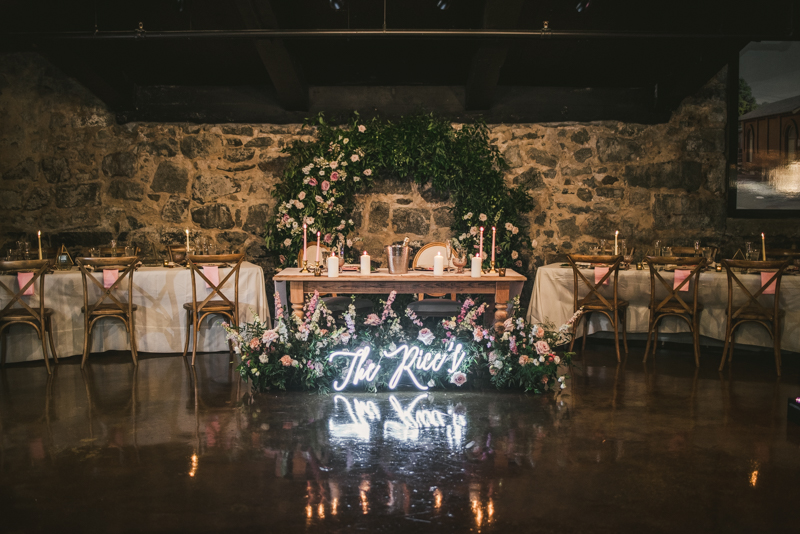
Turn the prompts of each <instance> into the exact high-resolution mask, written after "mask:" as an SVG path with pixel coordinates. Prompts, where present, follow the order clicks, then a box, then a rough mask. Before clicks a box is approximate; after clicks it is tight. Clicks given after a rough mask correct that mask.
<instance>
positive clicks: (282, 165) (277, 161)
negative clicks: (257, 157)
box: [258, 157, 289, 177]
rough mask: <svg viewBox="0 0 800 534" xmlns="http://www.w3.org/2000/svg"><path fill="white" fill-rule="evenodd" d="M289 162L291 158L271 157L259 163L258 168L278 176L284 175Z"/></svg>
mask: <svg viewBox="0 0 800 534" xmlns="http://www.w3.org/2000/svg"><path fill="white" fill-rule="evenodd" d="M288 164H289V158H286V157H276V158H270V159H267V160H264V161H260V162H259V163H258V168H259V169H261V170H262V171H263V172H265V173H267V174H271V175H272V176H275V177H278V176H283V173H284V172H285V171H286V166H287V165H288Z"/></svg>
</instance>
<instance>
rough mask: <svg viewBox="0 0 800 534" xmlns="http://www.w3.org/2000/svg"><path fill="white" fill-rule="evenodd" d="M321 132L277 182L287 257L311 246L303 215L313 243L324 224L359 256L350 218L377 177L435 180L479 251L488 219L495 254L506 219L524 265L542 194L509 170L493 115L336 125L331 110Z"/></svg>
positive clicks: (505, 235)
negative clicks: (455, 121) (516, 182)
mask: <svg viewBox="0 0 800 534" xmlns="http://www.w3.org/2000/svg"><path fill="white" fill-rule="evenodd" d="M307 126H309V127H311V126H313V127H315V133H316V139H315V140H314V141H311V142H303V141H297V142H295V143H293V144H292V145H291V146H290V147H287V148H286V149H284V152H286V153H288V154H290V157H289V164H288V166H287V169H286V171H285V174H284V176H283V179H282V181H281V182H280V183H279V184H278V185H277V186H276V187H275V191H274V193H275V195H276V197H277V199H278V204H277V206H276V210H275V214H274V216H273V218H272V219H271V220H270V221H269V222H268V223H267V234H266V244H267V249H268V250H270V251H272V252H273V253H274V254H276V255H278V256H279V258H280V265H281V266H282V267H291V266H296V265H297V258H298V256H299V254H300V251H301V250H302V247H303V223H304V222H305V223H307V224H308V236H309V237H308V239H309V244H311V242H312V241H313V240H314V239H316V232H317V231H320V232H321V235H322V239H323V242H324V244H325V245H326V246H328V247H332V248H336V249H341V250H342V251H343V253H344V254H345V257H346V259H347V260H348V261H355V259H356V258H355V256H357V255H358V254H359V250H358V249H357V248H356V247H355V246H354V245H355V243H354V240H353V238H354V237H355V236H354V230H355V227H354V224H353V220H352V219H351V218H350V215H351V213H352V212H353V209H354V207H355V205H356V194H359V193H368V192H369V188H370V186H371V185H372V184H373V183H374V182H375V181H376V180H382V179H399V180H413V181H415V182H416V183H417V184H419V185H424V184H427V183H430V184H431V186H432V188H433V189H434V191H436V192H437V193H439V194H442V195H449V199H450V202H452V204H453V207H452V213H453V219H454V223H453V227H452V235H453V237H454V238H455V239H456V241H457V243H458V244H460V245H462V246H463V247H464V248H465V249H466V250H467V251H468V252H472V253H473V254H474V253H475V251H476V250H477V248H478V238H479V236H478V230H477V229H478V227H479V226H484V227H486V237H485V238H484V250H486V253H487V255H490V248H491V227H492V226H493V225H495V226H497V261H498V264H499V265H500V266H515V267H517V268H521V267H523V263H522V258H521V257H520V253H522V252H523V251H525V250H528V248H529V245H530V243H529V240H528V232H527V222H526V218H525V213H526V212H528V211H530V210H531V209H532V207H533V201H532V199H531V197H530V196H529V195H528V194H527V192H526V191H525V190H524V189H523V188H522V187H521V186H520V187H516V188H509V187H508V186H507V185H506V183H505V180H504V171H505V170H506V169H507V165H506V163H505V161H504V160H503V157H502V155H501V154H500V153H499V151H498V149H497V147H496V146H494V145H492V144H491V143H490V141H489V129H488V127H487V126H486V124H484V123H482V122H476V123H473V124H464V125H461V126H460V127H453V125H452V124H451V123H450V122H448V121H447V120H445V119H442V118H437V117H435V116H433V115H424V114H420V115H414V116H410V117H404V118H401V119H400V120H397V121H388V120H385V119H379V118H375V119H372V120H370V121H361V120H360V118H359V117H358V115H355V116H354V117H353V119H352V120H351V121H350V122H349V123H348V124H345V125H333V124H330V123H328V122H326V121H325V118H324V116H323V115H322V114H320V115H319V116H318V117H316V118H315V119H314V120H312V121H309V122H308V123H307Z"/></svg>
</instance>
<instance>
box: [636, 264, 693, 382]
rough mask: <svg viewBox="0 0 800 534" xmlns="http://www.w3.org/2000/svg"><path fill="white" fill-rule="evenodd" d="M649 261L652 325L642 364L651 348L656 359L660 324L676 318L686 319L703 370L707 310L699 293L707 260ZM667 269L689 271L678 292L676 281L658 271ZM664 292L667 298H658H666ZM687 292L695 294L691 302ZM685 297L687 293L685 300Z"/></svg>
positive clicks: (648, 331) (648, 328) (648, 332)
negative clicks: (702, 338)
mask: <svg viewBox="0 0 800 534" xmlns="http://www.w3.org/2000/svg"><path fill="white" fill-rule="evenodd" d="M692 250H694V249H692ZM673 251H674V249H673ZM645 259H646V260H647V265H648V266H649V267H650V322H649V325H648V327H647V346H646V347H645V349H644V359H643V360H642V361H643V362H646V361H647V356H648V355H649V354H650V347H651V346H652V347H653V355H654V356H655V352H656V347H657V346H658V322H659V321H660V320H661V319H663V318H664V317H669V316H672V317H679V318H681V319H683V320H684V321H686V322H687V324H688V325H689V330H690V331H691V333H692V341H693V346H694V363H695V366H697V367H700V312H701V311H702V310H703V306H702V304H700V302H699V301H698V299H697V291H698V288H699V287H700V284H699V281H700V272H701V271H702V270H703V268H704V267H705V266H706V260H705V258H703V257H702V256H694V257H691V258H679V257H675V256H647V257H646V258H645ZM665 265H675V266H676V270H679V269H681V268H686V269H681V270H688V271H689V274H688V275H687V276H686V278H685V279H684V280H683V281H682V282H681V283H680V284H679V285H678V287H677V288H676V287H675V286H674V280H669V281H667V280H666V279H664V277H663V276H662V275H661V272H659V271H658V267H663V266H665ZM657 282H658V283H657ZM664 290H666V296H664V297H657V296H656V295H657V294H658V292H659V291H661V292H662V294H663V293H664ZM686 292H690V293H691V300H689V299H688V298H685V297H686V296H688V295H686ZM681 293H684V296H682V295H681ZM686 300H689V302H686ZM651 341H652V345H651Z"/></svg>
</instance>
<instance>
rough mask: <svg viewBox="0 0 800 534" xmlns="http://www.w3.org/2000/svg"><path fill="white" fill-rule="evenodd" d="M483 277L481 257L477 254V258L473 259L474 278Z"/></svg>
mask: <svg viewBox="0 0 800 534" xmlns="http://www.w3.org/2000/svg"><path fill="white" fill-rule="evenodd" d="M480 277H481V256H480V254H475V257H474V258H472V278H480Z"/></svg>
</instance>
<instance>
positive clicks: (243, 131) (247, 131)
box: [222, 124, 253, 137]
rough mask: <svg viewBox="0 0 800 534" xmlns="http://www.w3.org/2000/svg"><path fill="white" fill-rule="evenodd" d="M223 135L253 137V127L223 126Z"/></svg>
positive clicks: (241, 125) (242, 125)
mask: <svg viewBox="0 0 800 534" xmlns="http://www.w3.org/2000/svg"><path fill="white" fill-rule="evenodd" d="M222 133H224V134H225V135H243V136H245V137H253V127H252V126H246V125H244V124H223V125H222Z"/></svg>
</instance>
